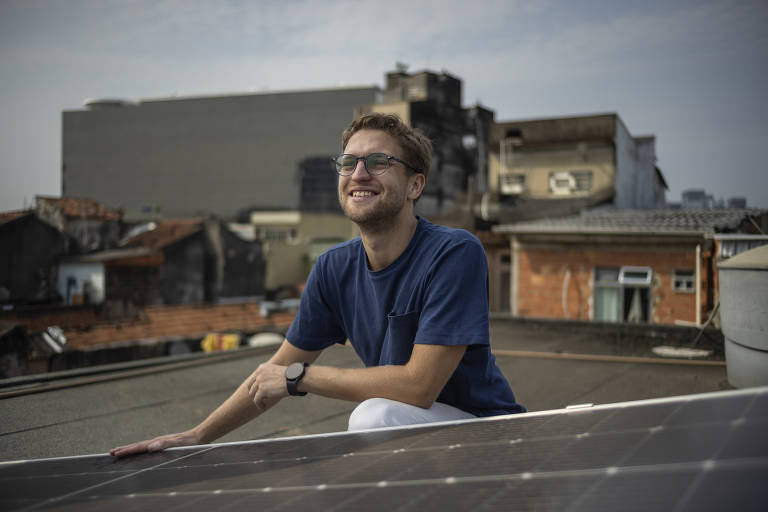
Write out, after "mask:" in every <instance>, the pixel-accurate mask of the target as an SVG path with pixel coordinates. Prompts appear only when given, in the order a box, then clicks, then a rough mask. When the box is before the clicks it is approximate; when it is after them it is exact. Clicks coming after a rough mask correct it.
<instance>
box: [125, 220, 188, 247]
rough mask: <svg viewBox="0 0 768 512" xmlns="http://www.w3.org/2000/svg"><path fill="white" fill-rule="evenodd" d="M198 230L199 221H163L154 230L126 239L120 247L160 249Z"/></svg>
mask: <svg viewBox="0 0 768 512" xmlns="http://www.w3.org/2000/svg"><path fill="white" fill-rule="evenodd" d="M200 229H202V221H201V220H200V219H172V220H163V221H159V222H157V223H156V226H155V228H154V229H152V230H150V231H146V232H144V233H141V234H138V235H136V236H133V237H131V238H128V239H127V240H124V241H123V243H122V244H121V245H123V246H126V247H150V248H152V249H162V248H163V247H166V246H168V245H170V244H172V243H174V242H176V241H178V240H181V239H182V238H184V237H186V236H189V235H191V234H192V233H196V232H198V231H200Z"/></svg>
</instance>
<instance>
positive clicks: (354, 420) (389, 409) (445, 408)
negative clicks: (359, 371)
mask: <svg viewBox="0 0 768 512" xmlns="http://www.w3.org/2000/svg"><path fill="white" fill-rule="evenodd" d="M474 417H475V416H474V415H473V414H470V413H468V412H465V411H462V410H461V409H457V408H456V407H452V406H450V405H446V404H441V403H439V402H434V403H433V404H432V407H430V408H429V409H422V408H421V407H416V406H415V405H410V404H405V403H403V402H396V401H394V400H389V399H387V398H370V399H368V400H366V401H365V402H362V403H361V404H360V405H358V406H357V407H356V408H355V410H354V411H352V414H351V415H350V417H349V427H348V428H347V430H349V431H353V430H367V429H369V428H382V427H397V426H401V425H416V424H419V423H432V422H435V421H453V420H465V419H469V418H474Z"/></svg>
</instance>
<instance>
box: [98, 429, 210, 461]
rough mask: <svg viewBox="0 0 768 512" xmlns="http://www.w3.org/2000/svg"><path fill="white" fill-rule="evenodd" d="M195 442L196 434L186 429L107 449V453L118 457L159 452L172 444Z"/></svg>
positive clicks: (182, 444)
mask: <svg viewBox="0 0 768 512" xmlns="http://www.w3.org/2000/svg"><path fill="white" fill-rule="evenodd" d="M195 444H200V441H199V439H198V436H197V435H196V434H195V433H194V432H193V431H191V430H188V431H186V432H180V433H178V434H168V435H164V436H159V437H156V438H154V439H148V440H146V441H140V442H138V443H132V444H127V445H125V446H118V447H117V448H112V449H111V450H109V454H110V455H112V456H113V457H118V458H120V457H125V456H127V455H136V454H138V453H146V452H159V451H161V450H165V449H166V448H172V447H174V446H191V445H195Z"/></svg>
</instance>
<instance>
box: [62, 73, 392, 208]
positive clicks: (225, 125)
mask: <svg viewBox="0 0 768 512" xmlns="http://www.w3.org/2000/svg"><path fill="white" fill-rule="evenodd" d="M377 90H378V89H377V88H376V87H373V86H371V87H358V88H339V89H332V90H315V91H303V92H276V93H262V94H248V95H240V96H218V97H200V98H171V99H162V100H145V101H142V102H141V103H139V104H138V105H132V106H131V105H128V106H122V107H101V108H94V109H92V110H77V111H65V112H64V113H63V115H62V194H63V195H65V196H76V197H86V198H91V199H95V200H97V201H100V202H102V203H104V204H105V205H107V206H108V207H111V208H122V209H124V211H125V217H124V218H125V220H126V221H132V220H138V219H143V218H157V217H158V216H164V217H183V216H193V215H199V214H202V213H209V212H210V213H215V214H217V215H219V216H220V217H223V218H225V219H231V218H233V217H234V216H235V214H236V213H237V212H238V211H239V210H241V209H244V208H247V207H250V206H257V207H265V208H274V207H282V208H297V207H298V204H297V203H298V199H299V183H298V179H297V176H296V173H297V168H298V163H299V162H300V161H301V160H303V159H304V158H307V157H309V156H317V155H328V156H329V157H330V156H332V155H334V154H337V153H338V152H339V150H340V146H341V132H342V130H343V129H344V128H345V127H346V125H347V124H348V123H349V122H350V121H351V120H352V119H353V116H354V111H355V107H357V106H358V105H366V104H371V103H374V101H375V98H376V92H377Z"/></svg>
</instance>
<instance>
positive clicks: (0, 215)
mask: <svg viewBox="0 0 768 512" xmlns="http://www.w3.org/2000/svg"><path fill="white" fill-rule="evenodd" d="M31 213H32V210H19V211H15V212H0V224H3V223H5V222H9V221H12V220H13V219H18V218H19V217H23V216H24V215H29V214H31Z"/></svg>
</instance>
